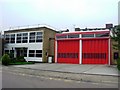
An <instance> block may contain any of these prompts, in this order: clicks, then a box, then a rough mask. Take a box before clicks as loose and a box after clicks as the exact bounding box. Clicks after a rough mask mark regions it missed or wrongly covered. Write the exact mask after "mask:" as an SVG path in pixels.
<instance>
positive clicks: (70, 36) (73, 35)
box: [68, 34, 79, 38]
mask: <svg viewBox="0 0 120 90" xmlns="http://www.w3.org/2000/svg"><path fill="white" fill-rule="evenodd" d="M68 38H79V34H71V35H68Z"/></svg>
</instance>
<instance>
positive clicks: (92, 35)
mask: <svg viewBox="0 0 120 90" xmlns="http://www.w3.org/2000/svg"><path fill="white" fill-rule="evenodd" d="M82 37H94V34H82Z"/></svg>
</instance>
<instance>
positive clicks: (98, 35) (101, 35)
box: [96, 33, 109, 37]
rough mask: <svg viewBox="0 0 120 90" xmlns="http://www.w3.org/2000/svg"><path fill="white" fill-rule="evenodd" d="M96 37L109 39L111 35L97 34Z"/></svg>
mask: <svg viewBox="0 0 120 90" xmlns="http://www.w3.org/2000/svg"><path fill="white" fill-rule="evenodd" d="M96 37H109V33H104V34H96Z"/></svg>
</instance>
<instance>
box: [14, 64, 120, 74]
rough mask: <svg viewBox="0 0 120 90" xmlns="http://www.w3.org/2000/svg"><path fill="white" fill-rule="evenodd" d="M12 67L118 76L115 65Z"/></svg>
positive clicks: (36, 65)
mask: <svg viewBox="0 0 120 90" xmlns="http://www.w3.org/2000/svg"><path fill="white" fill-rule="evenodd" d="M13 67H21V68H27V69H28V68H29V69H37V70H48V71H56V72H67V73H78V74H79V73H81V74H82V73H83V74H99V75H112V76H118V75H119V74H118V70H117V68H116V65H80V64H56V63H51V64H49V63H37V64H32V65H13Z"/></svg>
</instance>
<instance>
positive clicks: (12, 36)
mask: <svg viewBox="0 0 120 90" xmlns="http://www.w3.org/2000/svg"><path fill="white" fill-rule="evenodd" d="M10 43H15V34H11V40H10Z"/></svg>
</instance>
